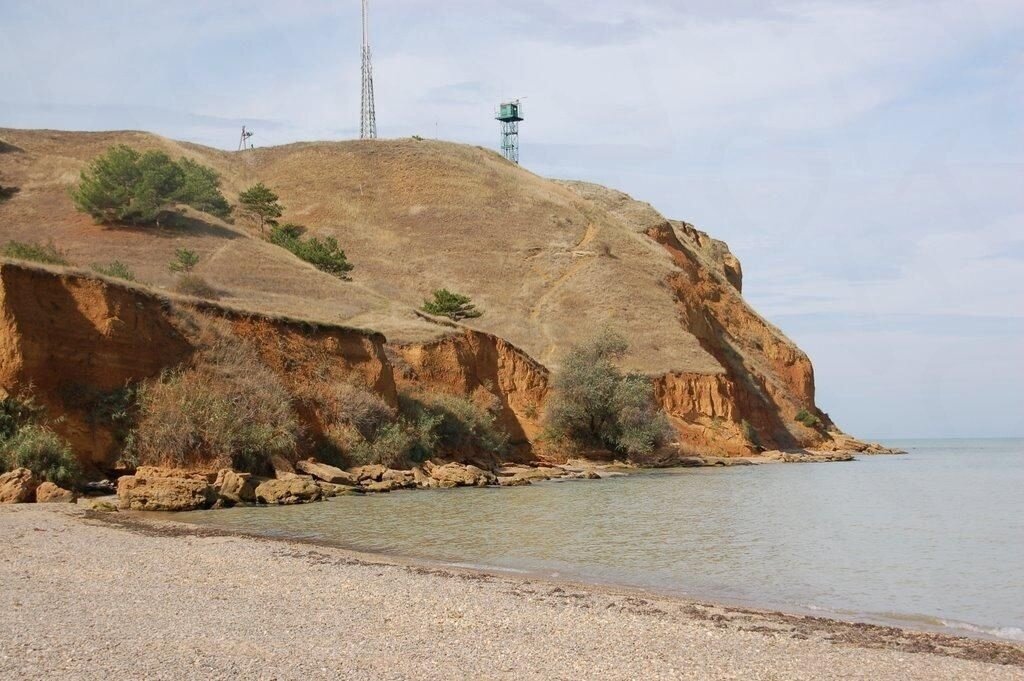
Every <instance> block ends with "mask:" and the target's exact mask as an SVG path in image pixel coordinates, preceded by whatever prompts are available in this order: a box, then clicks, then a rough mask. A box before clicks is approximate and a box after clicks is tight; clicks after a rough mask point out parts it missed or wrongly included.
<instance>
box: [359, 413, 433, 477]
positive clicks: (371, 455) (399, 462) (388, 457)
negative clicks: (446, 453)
mask: <svg viewBox="0 0 1024 681" xmlns="http://www.w3.org/2000/svg"><path fill="white" fill-rule="evenodd" d="M415 444H416V435H415V433H414V431H413V429H412V428H410V427H409V423H408V422H406V421H404V420H402V421H396V422H394V423H388V424H386V425H384V427H382V428H381V429H380V431H379V432H378V433H377V434H376V436H374V438H373V439H372V440H365V439H364V440H359V441H357V442H356V443H355V444H354V445H353V446H352V448H351V449H349V452H348V458H349V460H350V461H351V462H352V463H353V464H355V465H357V466H365V465H369V464H379V465H381V466H386V467H388V468H404V467H406V466H407V465H408V463H409V462H410V460H411V456H410V455H411V453H412V450H413V447H414V445H415Z"/></svg>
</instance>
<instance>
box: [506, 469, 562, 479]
mask: <svg viewBox="0 0 1024 681" xmlns="http://www.w3.org/2000/svg"><path fill="white" fill-rule="evenodd" d="M499 473H501V474H502V475H507V476H512V477H518V478H526V479H527V480H550V479H552V478H561V477H563V476H565V474H566V471H565V470H564V469H562V468H556V467H554V466H506V467H505V468H502V469H501V470H500V471H499Z"/></svg>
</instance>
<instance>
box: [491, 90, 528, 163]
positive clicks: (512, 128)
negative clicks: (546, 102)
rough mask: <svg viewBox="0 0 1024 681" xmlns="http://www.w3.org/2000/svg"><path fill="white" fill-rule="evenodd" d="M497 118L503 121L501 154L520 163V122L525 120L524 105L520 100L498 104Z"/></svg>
mask: <svg viewBox="0 0 1024 681" xmlns="http://www.w3.org/2000/svg"><path fill="white" fill-rule="evenodd" d="M495 118H496V119H497V120H499V121H501V154H502V156H504V157H505V158H507V159H508V160H510V161H512V162H513V163H519V123H521V122H522V121H523V105H522V104H520V103H519V100H518V99H517V100H515V101H513V102H503V103H502V104H499V105H498V110H497V112H496V114H495Z"/></svg>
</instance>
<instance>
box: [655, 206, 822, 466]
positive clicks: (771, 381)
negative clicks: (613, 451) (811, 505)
mask: <svg viewBox="0 0 1024 681" xmlns="http://www.w3.org/2000/svg"><path fill="white" fill-rule="evenodd" d="M647 234H648V236H650V237H651V238H652V239H654V240H655V241H657V242H658V243H659V244H661V245H662V246H663V247H664V248H665V250H666V251H667V252H668V253H669V254H670V255H671V257H672V261H673V263H674V264H675V265H676V267H677V270H676V271H674V272H672V273H670V274H669V276H668V279H667V282H666V283H667V284H668V286H669V287H670V289H671V290H672V291H673V294H674V295H675V298H676V302H677V307H678V314H679V318H680V323H682V324H683V325H684V326H686V327H687V329H688V330H689V331H690V333H692V334H694V335H695V336H696V337H697V339H698V340H699V341H700V344H701V347H703V348H704V349H705V350H706V351H707V352H708V353H709V354H711V355H712V356H713V357H714V358H715V359H716V360H717V361H718V363H719V364H720V365H721V367H722V371H721V372H720V373H717V374H710V375H709V374H706V373H705V374H691V373H670V374H666V375H664V376H662V377H660V378H658V379H656V392H657V396H658V399H659V401H660V402H661V404H662V407H663V408H664V409H665V411H666V412H667V413H668V414H669V415H670V416H671V417H672V418H673V422H674V424H675V425H676V427H677V429H678V430H679V431H680V433H681V437H682V441H683V444H684V445H686V446H690V447H693V448H695V449H698V450H701V449H708V448H718V449H721V450H723V451H724V452H725V453H729V454H744V453H750V452H751V451H753V449H754V447H752V445H755V444H760V445H763V446H764V447H768V448H782V449H785V448H792V447H814V446H818V445H820V444H822V443H823V442H824V441H825V440H827V439H829V436H828V435H826V434H825V432H824V428H825V427H828V426H830V425H831V424H830V423H829V422H828V419H827V416H826V415H824V414H819V413H818V412H817V409H816V407H815V403H814V370H813V367H812V366H811V362H810V360H809V359H808V357H807V355H805V354H804V353H803V351H801V350H800V349H799V348H798V347H796V345H794V344H793V343H792V341H790V340H789V339H788V338H786V337H785V336H784V335H783V334H782V332H780V331H779V330H778V329H776V328H775V327H773V326H772V325H771V324H769V323H768V322H766V321H765V320H764V319H763V318H762V317H760V316H759V315H758V314H757V313H756V312H754V311H753V309H751V308H750V306H749V305H747V303H746V302H745V301H744V300H743V298H742V296H741V295H740V287H741V274H740V266H739V262H738V261H737V260H736V258H735V257H734V256H732V254H731V253H729V252H728V249H727V248H725V247H724V244H722V243H721V242H717V243H716V242H714V241H713V240H710V239H708V237H707V235H706V234H703V233H702V232H698V231H697V230H695V229H693V228H692V226H690V225H686V224H685V223H673V222H665V223H663V224H661V225H658V226H655V227H652V228H650V229H648V230H647ZM803 409H806V410H808V411H810V412H811V413H814V414H816V415H819V417H820V418H821V419H822V425H823V429H822V430H820V431H819V430H817V429H813V428H809V427H806V426H804V425H803V424H801V423H798V422H797V421H796V420H795V417H796V415H797V414H798V413H799V412H800V411H801V410H803Z"/></svg>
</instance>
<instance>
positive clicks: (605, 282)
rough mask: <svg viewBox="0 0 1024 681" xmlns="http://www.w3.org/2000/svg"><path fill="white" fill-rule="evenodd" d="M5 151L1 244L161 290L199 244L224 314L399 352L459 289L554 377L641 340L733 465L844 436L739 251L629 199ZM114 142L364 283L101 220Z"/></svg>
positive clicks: (62, 144)
mask: <svg viewBox="0 0 1024 681" xmlns="http://www.w3.org/2000/svg"><path fill="white" fill-rule="evenodd" d="M0 140H2V141H3V146H2V147H0V184H3V185H5V186H14V187H16V188H17V192H16V193H14V194H13V196H12V197H11V198H10V199H9V200H7V201H6V202H3V203H0V240H2V241H3V242H4V243H6V241H8V240H21V241H48V240H52V241H53V242H54V244H55V245H56V246H57V247H59V248H60V249H62V250H63V251H64V252H65V253H66V254H67V259H68V260H69V261H70V262H72V263H74V264H76V265H79V266H82V267H87V266H89V265H90V264H92V263H104V262H109V261H111V260H114V259H117V260H121V261H123V262H125V263H127V264H128V265H129V266H130V267H131V268H132V269H133V270H134V271H135V273H136V274H137V277H138V280H139V282H140V283H141V284H143V285H144V286H146V287H149V288H152V289H154V290H156V291H160V290H161V289H167V288H169V287H170V286H171V285H172V281H173V277H172V275H171V273H170V272H169V271H168V269H167V264H168V262H169V261H170V260H171V259H172V257H173V255H174V251H175V250H176V249H177V248H181V247H187V248H190V249H192V250H195V251H196V252H197V253H199V255H200V256H201V262H200V265H199V266H198V267H197V272H198V273H200V274H201V275H202V276H204V277H205V278H206V279H208V280H209V281H210V282H211V283H212V284H214V285H215V286H216V287H217V288H218V289H221V290H222V291H223V293H224V298H223V303H224V305H226V306H228V307H230V308H233V309H236V310H246V311H251V312H254V313H259V314H264V315H278V316H287V317H290V318H297V319H303V320H309V321H313V322H318V323H323V324H332V325H343V326H346V327H358V328H366V329H372V330H373V331H376V332H380V333H381V334H383V335H384V336H385V337H386V338H387V342H388V346H389V347H390V348H392V354H393V355H394V356H396V357H397V356H416V352H420V351H422V349H423V348H429V347H433V348H437V347H440V345H443V344H444V343H445V342H446V339H448V338H450V337H452V336H453V335H458V334H461V333H462V332H461V331H459V330H458V329H454V328H452V327H451V326H450V325H443V324H439V323H437V322H436V321H434V320H431V319H428V318H424V317H423V316H421V315H419V314H417V312H416V308H417V307H419V306H420V305H421V304H422V301H423V299H424V297H426V296H427V295H428V294H429V293H430V292H431V291H432V290H434V289H436V288H441V287H446V288H449V289H451V290H455V291H459V292H461V293H466V294H468V295H470V296H472V298H473V301H474V302H475V303H476V304H477V305H478V307H479V308H480V309H482V310H484V312H485V314H484V315H483V316H482V317H480V318H478V319H473V320H469V321H467V322H466V323H465V326H466V327H469V328H470V329H473V330H476V331H480V332H484V333H485V334H488V335H492V336H494V337H497V338H499V339H503V340H504V341H507V342H508V343H510V344H511V345H512V346H514V347H517V348H520V349H522V351H524V352H525V353H526V354H527V355H529V356H530V357H532V358H533V359H535V360H537V361H538V362H540V363H541V364H542V365H544V366H545V367H547V368H548V369H554V368H557V366H558V364H559V361H560V359H561V357H562V356H563V355H564V353H565V352H566V351H567V349H568V348H569V347H571V346H572V345H574V344H576V343H579V342H581V341H582V340H585V339H586V338H588V337H589V336H591V335H592V334H593V333H594V331H595V330H597V329H599V328H602V327H607V328H611V329H614V330H617V331H619V332H620V333H621V334H623V335H624V336H625V337H626V338H627V339H628V340H629V342H630V350H629V354H628V356H627V357H626V359H625V366H626V367H627V368H628V369H631V370H635V371H640V372H644V373H646V374H649V375H650V376H652V377H653V379H654V380H655V382H656V387H657V392H658V397H659V400H660V401H661V404H662V406H663V407H664V409H665V410H666V412H667V413H668V414H669V415H670V416H671V417H672V420H673V423H674V425H675V426H676V428H677V430H678V431H679V432H680V434H681V443H682V444H683V445H684V447H689V448H696V449H699V450H708V449H712V450H714V451H716V452H724V453H731V454H738V453H745V452H749V451H750V450H751V448H752V445H753V441H754V440H759V441H760V442H761V444H763V445H764V446H767V447H798V446H821V445H827V444H828V443H829V441H830V440H832V439H833V437H834V435H833V434H832V433H830V431H831V430H832V425H831V422H830V421H829V420H828V417H827V415H824V414H823V413H820V412H819V411H818V409H817V407H816V405H815V404H814V380H813V371H812V368H811V364H810V361H809V360H808V358H807V357H806V355H805V354H804V353H803V352H802V351H800V350H799V349H798V348H797V347H796V346H795V345H794V344H793V343H792V342H790V341H789V340H788V339H787V338H786V337H785V336H784V335H783V334H782V332H781V331H779V330H778V329H776V328H775V327H773V326H772V325H770V324H769V323H767V322H766V321H765V320H764V319H762V318H761V317H760V316H758V315H757V314H756V312H754V311H753V310H752V309H751V308H750V307H749V306H748V305H747V304H746V302H745V301H744V300H743V298H742V293H741V287H742V275H741V269H740V265H739V262H738V261H737V260H736V259H735V257H733V256H732V255H731V253H729V250H728V247H727V246H726V245H725V244H723V243H722V242H720V241H716V240H714V239H712V238H710V237H709V236H708V235H707V234H705V233H703V232H700V231H698V230H696V229H695V228H694V227H693V226H691V225H689V224H686V223H684V222H679V221H673V220H669V219H667V218H666V217H664V216H662V215H661V214H659V213H658V212H657V211H656V210H655V209H654V208H653V207H651V206H649V205H647V204H644V203H641V202H637V201H635V200H633V199H631V198H630V197H628V196H627V195H625V194H622V193H620V192H617V191H614V190H610V189H606V188H603V187H599V186H596V185H590V184H584V183H577V182H560V181H552V180H548V179H545V178H542V177H539V176H537V175H534V174H532V173H530V172H528V171H526V170H524V169H523V168H521V167H519V166H516V165H514V164H511V163H509V162H507V161H505V160H504V159H503V158H501V157H500V156H498V155H497V154H495V153H492V152H490V151H487V150H485V149H481V148H477V147H471V146H466V145H459V144H451V143H446V142H438V141H425V140H424V141H421V140H411V139H410V140H389V141H372V142H370V141H353V142H317V143H299V144H291V145H286V146H281V147H274V148H267V149H255V150H248V151H244V152H239V153H234V152H225V151H220V150H216V149H211V148H207V147H202V146H198V145H194V144H189V143H183V142H175V141H172V140H168V139H164V138H161V137H159V136H155V135H151V134H147V133H141V132H109V133H77V132H57V131H42V130H40V131H28V130H10V129H0ZM113 144H127V145H129V146H132V147H135V148H137V149H140V150H145V149H160V150H163V151H166V152H167V153H169V154H170V155H171V156H172V157H178V156H186V157H189V158H192V159H194V160H197V161H199V162H201V163H203V164H205V165H208V166H211V167H213V168H215V169H216V170H217V171H218V172H219V173H220V174H221V176H222V186H223V190H224V193H225V195H226V196H227V197H228V199H229V200H230V201H231V202H232V203H234V202H235V201H236V199H237V195H238V193H239V192H240V191H242V190H244V189H245V188H247V187H248V186H250V185H252V184H254V183H255V182H258V181H259V182H264V183H265V184H266V185H267V186H269V187H271V188H272V189H273V190H274V191H276V192H277V193H278V194H279V195H280V197H281V203H282V204H283V205H284V206H285V207H286V212H285V215H284V218H283V219H284V220H286V221H291V222H296V223H300V224H302V225H305V226H306V227H307V228H308V230H309V234H311V235H315V236H333V237H335V238H336V239H337V240H338V242H339V244H340V245H341V246H342V248H343V249H344V250H345V251H346V253H347V255H348V258H349V260H350V262H352V263H353V264H354V265H355V270H354V271H353V272H352V273H351V281H342V280H340V279H337V278H335V277H332V276H329V275H327V274H325V273H322V272H320V271H318V270H316V269H314V268H313V267H311V266H310V265H308V264H306V263H304V262H302V261H300V260H298V259H297V258H295V257H294V256H293V255H292V254H291V253H289V252H287V251H285V250H284V249H281V248H279V247H277V246H274V245H272V244H270V243H268V242H267V241H265V240H263V239H261V238H260V235H259V234H258V233H256V232H255V231H254V230H253V229H251V228H250V227H248V226H246V225H243V224H242V223H241V222H240V221H239V222H238V223H237V224H229V223H227V222H224V221H221V220H218V219H216V218H212V217H210V216H207V215H202V214H198V213H187V220H186V221H184V223H183V224H182V225H179V226H175V227H173V228H161V229H154V228H141V227H140V228H128V227H104V226H99V225H95V224H93V223H92V221H91V220H90V219H89V218H88V217H87V216H85V215H82V214H80V213H78V212H76V210H75V209H74V206H73V204H72V202H71V200H70V197H69V194H68V189H69V188H70V187H71V186H73V184H74V183H75V182H76V181H77V178H78V174H79V172H80V171H81V169H82V168H83V167H84V166H85V165H86V164H87V163H88V161H90V160H91V159H92V158H94V157H95V156H97V155H99V154H100V153H102V152H103V151H105V150H106V149H107V148H108V147H110V146H111V145H113ZM421 368H422V367H421ZM437 380H439V381H443V379H442V378H437ZM800 411H808V412H810V413H812V414H818V415H819V416H820V418H821V419H822V424H821V426H820V427H810V426H807V425H805V424H803V423H800V422H798V421H797V420H796V415H797V414H798V413H799V412H800ZM751 429H753V437H751ZM525 430H526V431H528V432H529V431H530V430H531V428H525Z"/></svg>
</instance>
